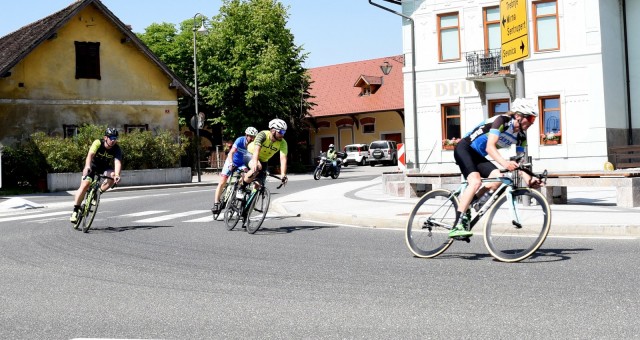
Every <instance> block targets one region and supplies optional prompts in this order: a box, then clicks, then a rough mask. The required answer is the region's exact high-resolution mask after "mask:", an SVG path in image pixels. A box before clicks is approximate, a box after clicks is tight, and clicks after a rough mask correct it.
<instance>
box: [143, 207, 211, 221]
mask: <svg viewBox="0 0 640 340" xmlns="http://www.w3.org/2000/svg"><path fill="white" fill-rule="evenodd" d="M205 212H206V213H209V214H210V213H211V211H210V210H192V211H185V212H181V213H177V214H169V215H163V216H158V217H153V218H147V219H144V220H138V221H135V222H136V223H155V222H160V221H166V220H173V219H176V218H180V217H184V216H190V215H196V214H202V213H205Z"/></svg>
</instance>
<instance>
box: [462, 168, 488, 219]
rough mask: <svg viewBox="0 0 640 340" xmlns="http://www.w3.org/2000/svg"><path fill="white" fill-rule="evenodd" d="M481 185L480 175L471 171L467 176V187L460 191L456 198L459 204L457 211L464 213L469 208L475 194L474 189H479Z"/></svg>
mask: <svg viewBox="0 0 640 340" xmlns="http://www.w3.org/2000/svg"><path fill="white" fill-rule="evenodd" d="M481 186H482V177H480V173H479V172H477V171H476V172H472V173H470V174H469V176H467V188H466V189H465V190H464V191H463V192H462V194H461V195H460V197H458V200H459V202H460V205H458V212H459V213H464V212H465V211H467V209H469V206H470V205H471V201H472V200H473V196H474V195H475V194H476V191H478V189H480V187H481Z"/></svg>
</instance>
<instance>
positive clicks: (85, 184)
mask: <svg viewBox="0 0 640 340" xmlns="http://www.w3.org/2000/svg"><path fill="white" fill-rule="evenodd" d="M90 184H91V179H90V178H87V179H85V178H84V177H83V178H82V179H81V180H80V187H79V188H78V190H77V191H76V194H75V196H74V200H73V204H74V205H75V206H79V205H80V203H82V199H83V198H84V194H85V193H86V192H87V189H89V185H90Z"/></svg>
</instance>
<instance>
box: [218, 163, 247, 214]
mask: <svg viewBox="0 0 640 340" xmlns="http://www.w3.org/2000/svg"><path fill="white" fill-rule="evenodd" d="M243 172H244V171H243V170H240V169H237V168H236V169H235V170H234V171H233V174H232V175H231V176H230V177H229V180H228V181H227V183H225V187H224V189H222V196H221V197H220V208H219V210H218V212H217V213H215V212H214V213H213V220H214V221H215V220H217V219H218V216H220V213H221V212H222V211H223V210H224V209H225V208H226V206H227V203H228V202H229V199H230V198H231V197H232V195H233V193H234V192H235V190H236V188H237V187H238V185H239V183H240V181H239V180H240V179H241V178H242V174H243Z"/></svg>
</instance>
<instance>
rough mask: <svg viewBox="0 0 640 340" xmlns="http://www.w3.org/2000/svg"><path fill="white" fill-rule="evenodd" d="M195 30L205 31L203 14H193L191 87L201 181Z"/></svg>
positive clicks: (197, 159)
mask: <svg viewBox="0 0 640 340" xmlns="http://www.w3.org/2000/svg"><path fill="white" fill-rule="evenodd" d="M198 15H199V16H200V22H201V24H200V28H196V27H197V26H198V25H197V17H198ZM196 32H198V33H205V32H207V28H206V27H204V15H202V14H200V13H196V14H195V15H194V16H193V87H194V90H195V91H194V92H195V97H194V99H195V103H196V105H195V106H196V109H195V118H196V119H195V120H196V126H195V128H196V171H197V172H198V182H200V181H201V177H200V115H199V111H198V62H197V58H196ZM203 123H204V122H203Z"/></svg>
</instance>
